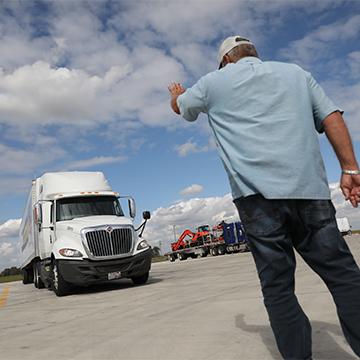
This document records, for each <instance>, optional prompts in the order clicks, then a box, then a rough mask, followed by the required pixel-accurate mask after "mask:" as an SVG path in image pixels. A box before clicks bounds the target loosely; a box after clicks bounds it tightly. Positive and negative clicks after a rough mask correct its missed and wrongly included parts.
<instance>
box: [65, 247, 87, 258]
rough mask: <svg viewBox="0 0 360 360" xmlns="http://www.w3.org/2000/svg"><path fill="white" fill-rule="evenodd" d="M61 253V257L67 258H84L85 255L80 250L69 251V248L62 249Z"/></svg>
mask: <svg viewBox="0 0 360 360" xmlns="http://www.w3.org/2000/svg"><path fill="white" fill-rule="evenodd" d="M59 253H60V255H62V256H65V257H82V256H83V254H82V253H81V252H80V251H79V250H75V249H68V248H64V249H60V250H59Z"/></svg>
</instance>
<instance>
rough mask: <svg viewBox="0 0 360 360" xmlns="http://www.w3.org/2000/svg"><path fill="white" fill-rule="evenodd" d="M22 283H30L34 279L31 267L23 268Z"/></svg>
mask: <svg viewBox="0 0 360 360" xmlns="http://www.w3.org/2000/svg"><path fill="white" fill-rule="evenodd" d="M22 273H23V284H24V285H26V284H31V283H32V282H33V281H34V275H33V269H32V268H30V269H23V271H22Z"/></svg>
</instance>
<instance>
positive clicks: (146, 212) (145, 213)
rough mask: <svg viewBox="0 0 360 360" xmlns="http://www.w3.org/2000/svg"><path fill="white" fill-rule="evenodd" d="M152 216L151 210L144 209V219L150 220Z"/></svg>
mask: <svg viewBox="0 0 360 360" xmlns="http://www.w3.org/2000/svg"><path fill="white" fill-rule="evenodd" d="M150 218H151V214H150V211H144V212H143V219H144V220H149V219H150Z"/></svg>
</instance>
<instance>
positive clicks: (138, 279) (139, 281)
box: [131, 272, 149, 285]
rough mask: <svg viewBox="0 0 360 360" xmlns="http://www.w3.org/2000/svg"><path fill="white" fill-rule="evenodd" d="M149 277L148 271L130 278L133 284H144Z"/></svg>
mask: <svg viewBox="0 0 360 360" xmlns="http://www.w3.org/2000/svg"><path fill="white" fill-rule="evenodd" d="M148 279H149V272H147V273H145V274H143V275H140V276H133V277H132V278H131V280H132V282H133V283H134V285H144V284H145V283H146V282H147V281H148Z"/></svg>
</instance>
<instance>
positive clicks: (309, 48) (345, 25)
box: [280, 15, 360, 66]
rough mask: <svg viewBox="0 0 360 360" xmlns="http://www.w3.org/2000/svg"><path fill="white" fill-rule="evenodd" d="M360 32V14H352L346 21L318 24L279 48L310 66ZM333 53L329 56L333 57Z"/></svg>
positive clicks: (286, 56) (297, 60)
mask: <svg viewBox="0 0 360 360" xmlns="http://www.w3.org/2000/svg"><path fill="white" fill-rule="evenodd" d="M359 33H360V15H353V16H352V17H350V18H349V19H348V20H347V21H345V22H344V21H343V20H339V21H337V22H336V23H332V24H331V25H324V26H320V27H319V28H318V29H316V30H314V31H312V32H310V33H308V34H307V35H306V36H304V37H303V38H302V39H299V40H295V41H292V42H291V43H290V45H289V46H287V47H286V48H284V49H282V50H280V54H281V55H282V56H283V57H284V58H286V59H290V60H293V61H296V62H297V63H300V64H302V65H305V66H311V65H312V64H314V63H315V62H316V61H318V60H319V59H324V58H325V59H326V58H327V57H329V51H331V53H330V55H331V54H334V50H337V49H338V47H339V43H341V42H345V41H348V40H353V39H355V38H356V37H357V36H358V35H359ZM333 56H334V55H332V56H330V57H333Z"/></svg>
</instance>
